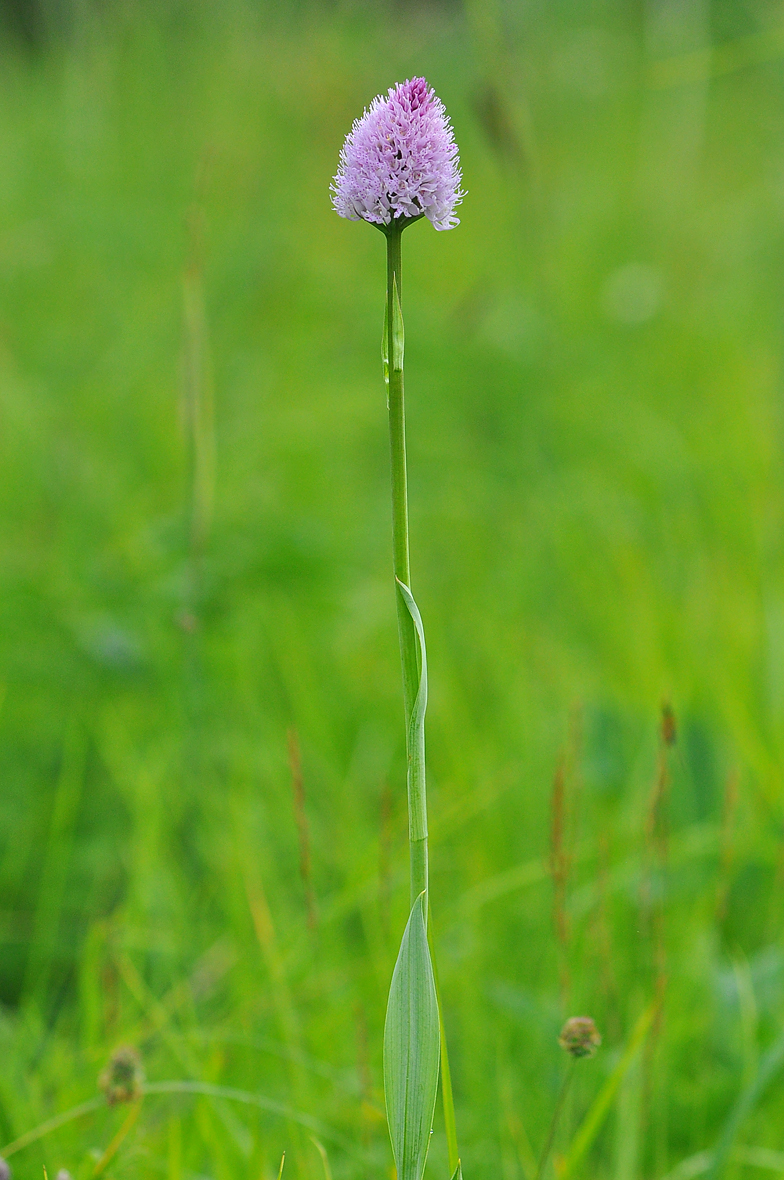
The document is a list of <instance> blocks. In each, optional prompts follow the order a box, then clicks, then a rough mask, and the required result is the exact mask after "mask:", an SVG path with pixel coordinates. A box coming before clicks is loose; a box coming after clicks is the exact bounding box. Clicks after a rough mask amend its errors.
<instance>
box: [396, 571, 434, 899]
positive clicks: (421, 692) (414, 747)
mask: <svg viewBox="0 0 784 1180" xmlns="http://www.w3.org/2000/svg"><path fill="white" fill-rule="evenodd" d="M396 581H397V589H398V594H400V595H401V596H402V598H403V602H404V603H405V607H406V610H407V611H408V614H409V616H410V618H411V622H412V623H413V625H414V637H415V642H416V645H417V652H416V655H417V672H418V675H417V689H416V696H415V697H414V703H413V705H412V706H411V713H410V715H409V719H408V731H407V733H406V751H407V753H408V839H409V846H410V850H411V891H412V894H413V896H414V897H418V896H419V893H421V892H422V891H423V890H426V889H427V791H426V782H425V710H426V708H427V655H426V652H425V632H424V628H423V626H422V616H421V615H420V613H419V608H418V607H417V604H416V603H415V602H414V597H413V595H412V593H411V591H410V590H409V588H408V586H405V585H404V584H403V583H402V582H401V581H400V579H399V578H397V579H396ZM417 886H418V887H419V893H417V892H416V889H417ZM425 917H427V894H425Z"/></svg>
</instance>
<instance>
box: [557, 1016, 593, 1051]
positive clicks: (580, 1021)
mask: <svg viewBox="0 0 784 1180" xmlns="http://www.w3.org/2000/svg"><path fill="white" fill-rule="evenodd" d="M601 1043H602V1038H601V1036H600V1035H599V1030H598V1028H597V1027H596V1025H595V1024H594V1022H593V1021H592V1020H591V1018H590V1016H570V1017H569V1019H568V1020H567V1022H566V1024H565V1025H564V1026H563V1028H562V1029H561V1035H560V1036H559V1038H558V1044H559V1045H560V1046H561V1048H562V1049H565V1050H566V1052H567V1053H570V1054H571V1055H572V1057H593V1055H594V1053H595V1052H596V1050H597V1049H598V1048H599V1046H600V1045H601Z"/></svg>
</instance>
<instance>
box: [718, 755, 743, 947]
mask: <svg viewBox="0 0 784 1180" xmlns="http://www.w3.org/2000/svg"><path fill="white" fill-rule="evenodd" d="M737 810H738V772H737V770H731V771H730V773H729V774H728V775H727V778H726V780H725V783H724V800H723V803H722V809H721V854H720V859H719V880H718V884H717V886H716V922H717V923H719V924H720V923H722V922H723V921H724V919H725V917H726V916H727V898H728V896H729V891H730V875H731V873H732V864H733V861H734V860H735V818H736V813H737Z"/></svg>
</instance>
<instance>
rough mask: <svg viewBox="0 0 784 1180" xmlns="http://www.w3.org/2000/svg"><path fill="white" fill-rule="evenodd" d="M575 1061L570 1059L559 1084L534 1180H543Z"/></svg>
mask: <svg viewBox="0 0 784 1180" xmlns="http://www.w3.org/2000/svg"><path fill="white" fill-rule="evenodd" d="M575 1060H576V1059H575V1058H572V1060H571V1061H570V1062H569V1067H568V1069H567V1071H566V1077H565V1078H564V1080H563V1082H562V1084H561V1092H560V1094H559V1095H558V1100H557V1102H556V1104H555V1110H554V1111H553V1117H552V1119H551V1121H550V1130H549V1131H548V1132H547V1139H546V1140H545V1145H544V1147H543V1148H542V1154H541V1157H540V1159H539V1167H538V1168H537V1171H536V1180H543V1178H544V1172H545V1168H546V1167H547V1161H548V1160H549V1158H550V1152H551V1151H552V1148H553V1142H554V1140H555V1133H556V1131H557V1130H558V1123H559V1122H560V1121H561V1111H562V1110H563V1107H564V1102H565V1101H566V1095H567V1094H568V1093H569V1087H570V1085H571V1084H572V1078H573V1077H574V1066H575Z"/></svg>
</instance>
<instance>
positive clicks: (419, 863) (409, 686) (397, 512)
mask: <svg viewBox="0 0 784 1180" xmlns="http://www.w3.org/2000/svg"><path fill="white" fill-rule="evenodd" d="M402 232H403V231H402V229H401V227H400V226H394V225H393V226H390V227H389V228H388V229H387V231H386V239H387V315H386V322H387V332H386V338H387V350H388V351H387V355H388V375H389V386H388V402H389V446H390V458H391V467H392V554H393V564H394V572H395V579H396V582H395V597H396V600H397V623H398V635H399V638H400V659H401V663H402V666H403V704H404V708H405V717H406V752H407V755H408V760H409V764H410V763H411V759H412V755H413V751H412V750H411V748H410V747H411V735H410V724H411V717H412V713H413V709H414V702H415V700H416V695H417V688H418V685H419V674H420V659H419V652H418V647H417V636H416V630H415V627H414V622H413V619H412V617H411V613H410V611H409V608H408V606H407V605H406V601H405V599H404V597H403V595H402V593H401V591H400V587H399V586H398V584H397V583H398V582H402V583H403V585H404V586H407V587H409V589H410V587H411V569H410V562H409V547H408V479H407V473H406V411H405V398H404V393H403V321H402V281H401V278H402V276H401V238H402ZM398 328H399V330H397V329H398ZM408 833H409V852H410V858H411V903H412V905H413V903H414V901H415V900H416V898H417V897H418V896H419V894H420V893H422V892H423V891H424V890H426V889H427V801H426V796H425V782H424V774H422V775H409V791H408Z"/></svg>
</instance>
